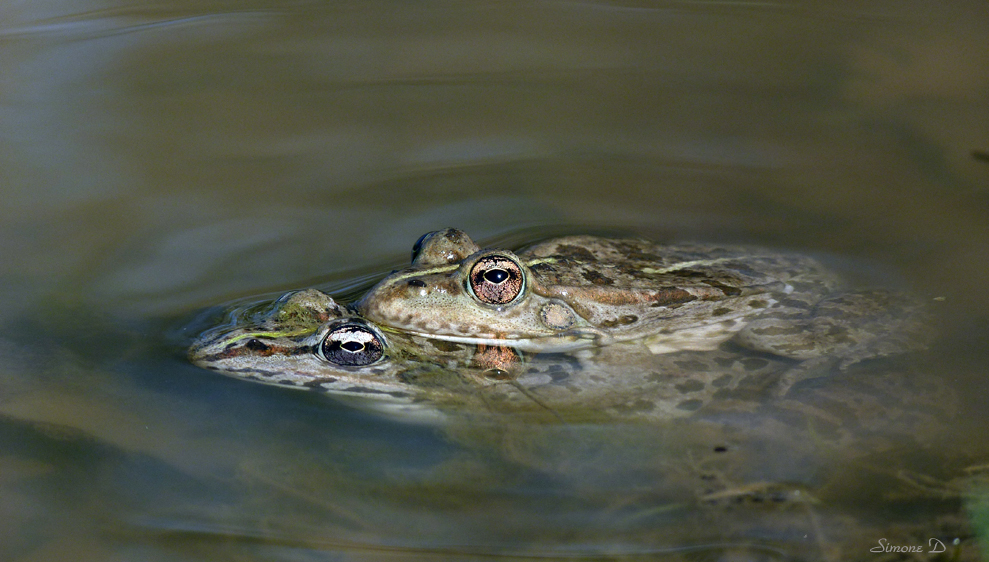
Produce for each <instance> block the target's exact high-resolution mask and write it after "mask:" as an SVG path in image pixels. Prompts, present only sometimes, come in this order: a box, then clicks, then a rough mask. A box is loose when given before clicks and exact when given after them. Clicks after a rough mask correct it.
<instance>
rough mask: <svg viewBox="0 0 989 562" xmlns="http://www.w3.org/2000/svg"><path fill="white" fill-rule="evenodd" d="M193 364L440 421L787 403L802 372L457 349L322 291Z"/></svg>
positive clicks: (768, 357)
mask: <svg viewBox="0 0 989 562" xmlns="http://www.w3.org/2000/svg"><path fill="white" fill-rule="evenodd" d="M188 356H189V358H190V360H191V361H192V363H194V364H196V365H198V366H200V367H203V368H206V369H209V370H213V371H216V372H219V373H222V374H226V375H229V376H233V377H237V378H240V379H244V380H250V381H254V382H261V383H266V384H271V385H279V386H283V387H289V388H296V389H311V390H317V391H322V392H324V393H327V394H329V395H332V396H334V397H336V398H338V399H342V400H343V401H345V402H349V403H351V404H352V405H357V406H358V407H360V408H362V409H366V410H371V411H375V412H379V413H386V414H390V415H395V416H399V417H403V418H409V419H423V420H434V421H435V420H441V419H445V418H446V417H448V415H449V414H450V413H454V415H461V414H463V413H464V412H470V413H472V414H478V415H484V414H488V413H498V412H500V413H504V412H509V413H511V414H512V415H513V416H536V417H546V416H548V417H549V418H553V419H565V420H566V421H568V422H574V421H586V420H602V419H649V420H672V419H679V418H685V417H689V416H694V415H697V413H698V412H701V411H705V412H713V411H715V410H719V409H724V408H729V407H732V408H734V407H740V408H742V409H745V408H748V407H750V406H752V405H754V404H761V403H767V402H780V400H779V397H778V396H776V395H775V394H774V391H775V388H776V386H777V385H778V384H779V381H780V380H783V379H785V378H786V377H787V376H788V373H789V372H790V371H792V370H793V369H795V368H799V367H800V362H799V361H796V360H792V359H787V358H784V357H779V356H775V355H772V354H767V353H758V352H753V351H751V350H749V349H745V348H743V347H741V346H739V345H737V344H734V343H732V342H725V343H724V344H722V345H721V346H719V347H718V348H716V349H713V350H705V351H695V350H682V351H678V352H671V353H666V354H655V353H653V352H652V351H651V350H650V349H649V346H648V345H646V344H644V343H643V342H642V341H639V340H629V341H623V342H617V343H613V344H611V345H608V346H603V347H597V348H592V349H580V350H572V351H567V352H556V353H538V354H532V353H526V352H523V351H520V350H518V349H516V348H512V347H508V346H489V345H485V344H478V345H475V344H467V343H462V342H450V341H447V340H443V339H435V338H430V337H425V336H420V335H416V334H411V333H408V332H404V331H400V330H392V329H388V328H386V327H383V326H379V325H377V324H375V323H374V322H372V321H370V320H368V319H366V318H364V317H362V316H361V315H360V314H359V313H358V312H357V311H356V310H355V309H354V308H353V307H348V306H345V305H342V304H339V303H337V302H336V301H335V300H334V299H333V298H332V297H331V296H330V295H328V294H326V293H324V292H322V291H319V290H317V289H306V290H302V291H295V292H291V293H288V294H286V295H284V296H282V297H281V298H279V299H277V300H276V301H275V302H273V303H271V304H268V305H265V306H261V307H260V308H258V307H247V308H235V309H234V310H233V311H232V312H231V313H230V314H229V315H228V320H227V321H226V322H224V323H222V324H220V325H219V326H217V327H215V328H212V329H210V330H208V331H206V332H205V333H203V334H202V335H200V336H199V337H198V338H197V340H196V341H195V342H194V343H193V344H192V345H191V347H190V348H189V351H188ZM842 388H845V387H844V386H843V387H842ZM884 392H885V391H884ZM853 399H855V400H859V401H861V398H860V397H858V396H856V397H853ZM801 408H803V406H801ZM798 409H799V408H798Z"/></svg>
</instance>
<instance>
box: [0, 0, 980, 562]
mask: <svg viewBox="0 0 989 562" xmlns="http://www.w3.org/2000/svg"><path fill="white" fill-rule="evenodd" d="M987 45H989V11H987V10H986V5H985V3H984V2H982V1H971V2H952V3H927V2H912V1H899V2H881V1H874V2H873V1H870V2H856V3H838V2H779V3H771V2H766V3H744V2H724V3H722V2H645V1H643V2H636V1H628V2H604V1H602V2H594V1H587V2H568V1H560V2H498V1H494V2H473V1H469V0H468V1H458V2H443V1H425V2H388V1H377V0H370V1H362V2H306V1H287V0H286V1H281V2H256V1H238V2H218V1H210V2H183V1H170V2H158V3H141V4H128V3H120V2H100V1H89V2H67V1H64V0H62V1H59V0H52V1H49V2H7V3H4V4H2V5H0V193H2V196H3V199H2V203H0V357H2V362H0V363H2V366H0V521H2V523H0V558H2V559H4V560H15V561H18V562H28V561H30V562H34V561H42V560H77V561H87V560H156V561H157V560H169V561H170V560H238V561H240V560H291V561H296V560H382V559H395V560H432V559H437V558H440V559H448V560H461V559H471V560H473V559H485V560H487V559H510V560H519V559H530V558H532V559H540V560H547V559H550V560H556V559H607V560H645V559H670V560H681V559H691V560H720V559H724V560H729V559H730V560H748V559H755V560H777V559H779V560H790V559H801V560H803V559H807V560H818V559H823V560H828V559H831V560H834V559H861V560H887V559H895V558H891V557H889V555H888V554H876V553H871V552H869V549H870V548H872V547H874V546H876V545H877V544H878V540H879V539H880V538H883V537H885V538H887V539H888V540H889V542H890V543H893V544H902V545H924V546H926V545H927V540H928V538H929V537H935V536H936V537H941V538H942V539H944V540H946V541H949V540H950V539H951V538H953V537H956V536H959V535H960V534H964V533H971V528H970V527H967V526H966V523H965V519H966V517H968V516H969V515H971V516H972V517H974V518H976V520H978V518H980V517H981V518H983V522H982V528H983V529H985V528H986V527H989V522H987V521H986V519H989V515H987V513H989V509H987V508H986V507H985V506H984V505H983V507H982V508H980V507H979V504H978V502H977V501H976V500H969V503H968V506H969V508H970V510H969V511H965V508H964V501H965V500H964V497H965V494H966V493H976V492H978V489H977V488H975V489H973V488H971V487H969V486H970V485H969V484H965V483H959V480H958V478H959V477H960V476H965V475H967V474H970V473H971V471H970V472H969V473H966V472H965V470H964V469H965V468H967V467H971V466H977V465H980V464H986V463H987V462H989V454H987V450H989V439H986V436H985V430H984V428H985V426H986V423H987V422H989V407H987V406H986V405H985V403H986V400H985V398H986V397H987V396H989V383H987V382H986V381H987V380H989V378H987V374H989V370H987V367H989V344H987V343H986V342H989V298H987V296H986V287H987V286H989V49H987V48H986V46H987ZM445 226H457V227H459V228H462V229H464V230H466V231H468V232H469V233H470V234H471V235H472V236H474V237H475V238H476V239H479V240H481V241H482V242H485V243H506V244H509V245H514V244H519V243H522V242H525V241H526V240H531V239H535V238H539V237H544V236H547V235H551V234H556V233H560V232H580V231H584V230H586V231H591V230H593V231H615V232H625V233H635V234H640V235H644V236H648V237H651V238H654V239H657V240H663V241H667V240H668V241H675V240H683V239H701V240H708V241H730V242H750V243H758V244H763V245H768V246H774V247H780V248H787V249H795V250H799V251H805V252H809V253H814V254H823V255H829V256H831V260H832V262H835V263H839V264H844V267H845V268H846V269H847V270H848V271H849V272H850V273H852V274H853V276H859V277H861V278H868V279H877V278H878V279H882V281H883V282H884V283H885V284H889V285H892V286H897V287H901V288H908V289H911V290H913V291H915V292H917V293H918V294H920V295H922V296H924V297H925V298H929V299H931V302H932V305H933V306H934V307H935V309H936V314H937V323H938V325H939V328H940V331H941V334H942V336H941V339H940V340H939V341H938V342H937V344H936V345H935V347H934V348H933V349H932V351H931V353H930V355H929V356H928V357H927V358H926V359H925V361H924V362H923V370H924V373H926V375H927V376H929V377H932V378H937V379H939V380H943V381H945V382H946V383H947V384H948V385H949V386H951V387H952V388H953V389H954V390H955V391H957V392H958V394H959V395H960V396H961V399H960V400H959V402H958V405H957V407H956V408H957V414H958V415H957V416H956V417H954V418H952V420H951V421H950V423H947V422H946V423H947V426H948V430H947V431H943V432H942V433H940V434H939V436H938V438H937V439H932V440H929V441H926V442H925V443H924V444H923V445H922V446H918V447H916V448H913V449H909V450H906V451H904V450H902V449H897V448H895V447H893V448H891V449H888V450H887V449H882V448H877V449H875V450H873V451H871V452H870V454H869V455H867V462H865V461H863V462H859V463H843V462H842V461H841V460H836V457H834V456H828V455H820V454H817V455H815V454H810V455H809V456H806V455H804V456H802V455H800V454H793V451H792V450H789V449H788V448H787V447H789V446H790V444H786V446H781V445H780V444H779V443H773V442H772V441H770V442H768V443H766V444H765V445H764V447H763V454H764V456H765V462H764V463H760V462H755V461H753V460H752V459H749V461H748V462H746V463H744V464H743V466H745V467H747V469H746V470H747V472H745V473H744V474H738V473H735V474H727V475H725V476H726V478H728V479H729V480H735V481H736V482H759V481H767V480H774V481H775V480H791V481H794V482H797V483H798V484H799V485H801V486H807V487H808V489H812V490H814V491H815V493H816V494H817V495H822V494H823V495H824V496H826V501H824V502H823V503H821V504H816V505H814V506H809V504H808V505H798V506H796V507H793V508H791V509H790V510H789V511H786V510H783V511H778V512H777V511H756V512H754V513H756V515H752V512H748V511H744V510H743V511H731V510H727V511H717V510H715V511H702V510H699V509H695V508H693V507H691V505H692V504H691V501H692V500H691V498H692V496H691V494H690V493H689V491H684V490H681V488H680V486H679V483H680V481H679V480H678V478H679V476H678V475H679V473H678V472H677V468H678V467H679V468H682V466H684V464H683V463H681V464H677V462H679V461H681V460H682V459H684V458H687V457H690V456H691V455H693V454H695V452H694V451H689V450H684V449H682V448H678V447H677V446H671V445H670V444H671V443H679V441H677V440H676V439H670V438H668V437H662V436H660V437H657V436H656V435H655V433H654V432H652V430H651V429H650V428H648V427H645V428H644V427H641V426H636V425H629V426H624V425H620V424H619V425H616V426H587V427H571V428H561V427H553V426H547V427H522V428H518V427H513V426H512V425H511V424H506V426H505V427H503V428H498V429H497V430H495V429H492V428H490V427H469V426H468V427H463V428H459V429H458V430H456V431H452V430H443V429H439V428H436V427H429V426H420V425H410V424H403V423H399V422H395V421H392V420H388V419H382V418H379V417H375V416H373V415H370V414H366V413H361V412H359V411H355V410H353V409H350V408H347V407H344V406H341V405H339V404H336V403H334V402H331V401H329V400H327V399H326V398H324V397H320V396H317V395H310V394H306V393H298V392H291V391H287V390H282V389H277V388H268V387H262V386H258V385H252V384H247V383H243V382H240V381H235V380H230V379H226V378H223V377H219V376H216V375H213V374H210V373H206V372H205V371H201V370H198V369H196V368H194V367H192V366H190V365H188V364H187V363H186V362H185V360H184V357H183V355H182V346H183V345H184V344H186V343H187V342H188V338H191V337H192V336H193V335H194V334H192V333H190V330H191V329H188V328H187V329H185V330H183V329H182V326H188V325H189V323H190V322H193V325H196V324H195V321H194V318H196V315H197V314H198V313H199V311H201V310H202V309H204V308H206V307H211V306H215V305H218V304H222V303H224V302H228V301H230V300H232V299H236V298H240V297H244V296H249V295H255V294H261V293H267V292H277V291H281V290H287V289H292V288H300V287H304V286H307V285H309V284H313V283H320V284H324V285H327V286H329V287H331V288H333V289H335V290H336V291H337V293H336V294H338V295H348V294H353V291H355V290H359V289H360V288H361V287H366V286H367V283H369V282H370V281H372V280H373V279H374V278H375V276H376V275H381V274H384V273H386V272H388V271H389V270H390V269H391V268H393V267H394V266H396V265H397V264H400V263H403V262H405V261H406V260H407V259H408V252H409V249H410V247H411V245H412V243H413V242H414V241H415V240H416V238H417V237H418V236H419V235H420V234H422V233H423V232H426V231H429V230H434V229H437V228H440V227H445ZM774 445H777V447H776V448H774ZM697 454H701V453H697ZM691 458H692V457H691ZM837 458H840V455H838V457H837ZM697 462H698V463H701V464H702V463H703V462H704V461H703V459H700V458H698V460H697ZM808 463H809V464H808ZM671 466H672V467H674V468H672V469H671ZM901 466H909V467H910V470H911V471H912V472H911V473H910V474H911V475H912V476H910V478H909V480H912V481H913V482H914V483H915V484H918V485H917V486H916V487H918V488H920V487H926V488H928V489H929V490H928V491H931V490H933V491H932V492H931V493H930V494H928V495H927V496H926V497H925V498H922V499H920V500H917V499H916V498H914V499H906V500H905V499H903V498H902V497H901V498H900V499H897V498H896V497H893V496H891V495H890V494H886V493H885V492H890V490H891V489H893V488H896V486H890V485H889V482H890V481H892V480H897V478H896V477H897V476H900V477H902V476H903V474H904V473H902V471H900V468H899V467H901ZM876 467H885V470H882V469H879V468H876ZM976 472H977V471H976ZM836 473H837V476H836ZM901 480H903V481H906V480H905V479H902V478H901ZM822 482H826V483H827V487H828V490H830V491H824V492H822V491H821V488H822V486H823V485H822ZM902 487H903V486H901V487H900V488H902ZM906 487H908V488H909V486H906ZM896 489H897V490H899V488H896ZM893 491H895V490H893ZM900 491H902V490H900ZM919 495H922V494H919ZM931 498H933V499H931ZM852 521H854V522H855V523H854V524H853V523H851V522H852ZM863 521H864V522H866V523H867V524H868V525H867V526H866V527H864V528H865V529H866V530H865V531H863V532H862V533H861V536H854V532H853V531H852V529H856V528H862V527H861V526H859V523H861V522H863ZM959 521H961V522H960V523H959ZM976 527H978V525H976ZM894 528H895V529H896V530H897V532H900V533H901V534H900V535H899V536H885V535H883V534H881V533H885V532H887V531H889V530H891V529H894ZM904 529H905V530H904ZM963 538H964V539H965V542H964V543H963V547H964V549H965V552H964V555H965V556H966V557H970V558H965V559H975V558H974V557H975V556H977V554H975V550H974V549H975V545H974V542H975V541H974V540H973V539H971V536H970V535H968V536H965V537H963ZM835 543H841V548H840V550H838V547H836V546H834V544H835ZM839 552H840V554H839Z"/></svg>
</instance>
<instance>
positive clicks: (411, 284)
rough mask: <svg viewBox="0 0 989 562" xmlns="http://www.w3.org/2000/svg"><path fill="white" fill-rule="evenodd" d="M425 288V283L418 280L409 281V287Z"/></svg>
mask: <svg viewBox="0 0 989 562" xmlns="http://www.w3.org/2000/svg"><path fill="white" fill-rule="evenodd" d="M425 286H426V282H425V281H420V280H418V279H410V280H409V287H425Z"/></svg>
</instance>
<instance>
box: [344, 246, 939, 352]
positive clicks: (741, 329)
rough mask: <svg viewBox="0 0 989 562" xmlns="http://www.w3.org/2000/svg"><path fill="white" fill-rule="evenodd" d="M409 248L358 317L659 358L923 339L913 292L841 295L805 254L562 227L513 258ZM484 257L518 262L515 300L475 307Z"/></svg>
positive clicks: (531, 347) (861, 347)
mask: <svg viewBox="0 0 989 562" xmlns="http://www.w3.org/2000/svg"><path fill="white" fill-rule="evenodd" d="M414 253H415V258H414V260H413V262H412V266H411V267H410V268H407V269H404V270H401V271H398V272H395V273H393V274H392V275H390V276H388V277H386V278H385V279H384V280H382V281H381V282H380V283H379V284H378V285H377V286H375V287H374V288H372V289H371V290H370V291H369V292H368V293H367V294H366V295H365V296H364V298H363V299H361V300H360V301H359V302H358V303H357V309H358V310H359V311H360V313H361V314H362V315H363V316H364V317H365V318H367V319H368V320H370V321H372V322H375V323H377V324H379V325H382V326H388V327H391V328H395V329H398V330H403V331H406V332H408V333H411V334H416V335H422V336H429V337H432V338H437V339H445V340H449V341H455V342H463V343H473V344H487V345H511V346H513V347H516V348H519V349H523V350H526V351H536V352H540V351H566V350H574V349H580V348H585V347H601V346H606V345H610V344H613V343H615V342H622V341H632V340H638V341H641V342H642V343H643V344H644V345H645V346H646V347H648V348H649V349H650V351H652V352H653V353H656V354H661V353H670V352H676V351H685V350H691V351H704V350H713V349H716V348H717V347H718V346H719V345H721V344H722V343H723V342H726V341H733V342H734V343H737V344H739V345H741V346H743V347H746V348H749V349H752V350H754V351H760V352H766V353H772V354H774V355H779V356H781V357H786V358H791V359H800V360H804V359H816V358H821V357H837V356H840V357H843V358H846V359H847V360H850V361H855V360H859V359H862V358H865V357H871V356H878V355H887V354H891V353H898V352H902V351H908V350H911V349H916V348H918V347H920V346H922V345H923V339H924V338H923V331H924V330H923V329H922V326H921V324H920V323H918V322H917V320H916V317H917V311H918V310H919V308H920V307H919V305H918V303H917V302H916V301H915V300H913V299H912V298H910V297H908V296H906V295H902V294H898V293H895V292H890V291H885V290H879V291H857V292H852V291H848V290H846V289H844V288H843V286H842V284H841V282H840V281H839V279H838V278H837V277H836V276H835V275H834V274H833V273H832V272H830V271H828V270H827V269H825V268H824V267H823V266H822V265H821V264H820V263H818V262H817V261H815V260H813V259H811V258H808V257H806V256H800V255H794V254H783V253H779V252H774V251H771V250H766V249H762V248H754V247H738V246H715V245H702V244H683V245H677V246H663V245H658V244H654V243H652V242H648V241H645V240H638V239H608V238H598V237H594V236H568V237H564V238H556V239H552V240H548V241H545V242H541V243H539V244H536V245H533V246H530V247H528V248H526V249H524V250H521V251H520V252H518V253H517V254H516V253H513V252H510V251H508V250H501V249H494V250H491V249H489V250H482V249H480V248H479V247H478V246H477V245H476V244H475V243H474V242H473V241H471V239H470V238H469V237H468V236H467V235H466V234H464V233H463V232H461V231H459V230H456V229H446V230H441V231H437V232H434V233H430V234H428V235H426V236H425V237H424V238H423V239H422V240H421V242H420V244H418V245H417V247H416V249H415V252H414ZM489 256H501V257H506V258H508V259H511V260H513V261H515V262H517V263H518V264H519V266H520V268H521V271H522V276H523V277H524V280H525V283H524V287H523V289H522V292H521V294H520V295H519V296H518V297H517V298H516V299H515V300H514V301H512V302H510V303H507V304H498V305H493V304H486V303H484V302H481V301H480V300H479V299H478V298H477V296H476V295H475V294H474V292H473V291H472V289H471V287H470V283H469V279H468V277H469V273H470V271H471V268H472V267H473V266H474V265H475V264H477V263H478V262H479V260H482V259H485V258H486V257H489ZM846 362H848V361H846Z"/></svg>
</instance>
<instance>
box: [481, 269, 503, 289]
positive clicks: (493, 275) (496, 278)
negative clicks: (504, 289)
mask: <svg viewBox="0 0 989 562" xmlns="http://www.w3.org/2000/svg"><path fill="white" fill-rule="evenodd" d="M484 279H485V280H486V281H488V282H489V283H494V284H495V285H498V284H499V283H503V282H504V281H505V279H508V272H507V271H505V270H504V269H489V270H487V271H485V272H484Z"/></svg>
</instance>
